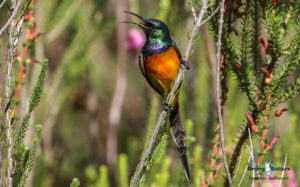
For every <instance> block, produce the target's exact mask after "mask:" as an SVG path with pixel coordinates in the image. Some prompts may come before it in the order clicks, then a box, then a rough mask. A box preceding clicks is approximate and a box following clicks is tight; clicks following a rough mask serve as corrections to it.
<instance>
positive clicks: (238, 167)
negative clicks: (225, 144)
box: [232, 147, 244, 183]
mask: <svg viewBox="0 0 300 187" xmlns="http://www.w3.org/2000/svg"><path fill="white" fill-rule="evenodd" d="M243 152H244V147H243V148H242V151H241V155H240V158H239V163H238V166H237V169H236V172H235V175H234V176H233V178H232V183H233V181H234V179H235V177H236V176H237V174H238V172H239V169H240V165H241V160H242V157H243Z"/></svg>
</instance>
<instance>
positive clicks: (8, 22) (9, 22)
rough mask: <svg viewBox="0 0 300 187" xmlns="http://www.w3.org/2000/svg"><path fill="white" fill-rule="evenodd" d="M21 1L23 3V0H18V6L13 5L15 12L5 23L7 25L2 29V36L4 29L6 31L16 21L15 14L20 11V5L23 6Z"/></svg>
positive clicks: (0, 31)
mask: <svg viewBox="0 0 300 187" xmlns="http://www.w3.org/2000/svg"><path fill="white" fill-rule="evenodd" d="M21 3H22V1H21V0H20V1H18V4H17V6H16V7H15V8H13V7H12V8H13V12H12V14H11V16H10V17H9V19H8V20H7V22H6V23H5V25H4V26H3V27H2V28H1V29H0V36H1V35H2V33H3V31H5V30H6V28H7V27H8V26H9V25H10V24H11V23H12V22H14V21H13V20H14V18H15V16H16V15H17V13H18V11H19V8H20V6H21Z"/></svg>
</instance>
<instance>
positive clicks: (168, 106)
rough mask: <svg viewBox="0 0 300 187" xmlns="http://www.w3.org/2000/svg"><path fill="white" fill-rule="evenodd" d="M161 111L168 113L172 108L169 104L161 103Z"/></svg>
mask: <svg viewBox="0 0 300 187" xmlns="http://www.w3.org/2000/svg"><path fill="white" fill-rule="evenodd" d="M163 110H164V111H166V112H167V113H169V112H170V111H172V110H173V107H172V106H171V105H170V104H169V103H167V102H163Z"/></svg>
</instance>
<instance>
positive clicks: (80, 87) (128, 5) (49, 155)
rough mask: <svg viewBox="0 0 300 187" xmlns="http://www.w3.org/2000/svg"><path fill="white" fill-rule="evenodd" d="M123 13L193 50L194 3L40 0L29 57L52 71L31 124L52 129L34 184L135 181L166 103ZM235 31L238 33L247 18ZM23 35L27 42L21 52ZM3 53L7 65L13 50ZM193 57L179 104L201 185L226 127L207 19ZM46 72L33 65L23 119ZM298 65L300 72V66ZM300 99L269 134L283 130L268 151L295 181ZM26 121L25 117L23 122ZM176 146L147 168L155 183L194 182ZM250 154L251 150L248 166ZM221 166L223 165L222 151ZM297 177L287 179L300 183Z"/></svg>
mask: <svg viewBox="0 0 300 187" xmlns="http://www.w3.org/2000/svg"><path fill="white" fill-rule="evenodd" d="M124 10H130V11H132V12H136V13H138V14H140V15H142V16H144V17H147V18H148V17H152V18H159V19H161V20H163V21H164V22H165V23H166V24H167V25H168V26H169V29H170V31H171V34H172V36H173V38H174V40H175V41H176V43H177V45H178V46H179V48H180V49H181V50H182V51H184V50H185V47H186V44H187V40H188V33H189V32H191V30H192V26H193V18H192V16H191V11H190V10H191V9H190V6H189V5H188V1H185V2H184V1H179V0H151V1H148V0H112V1H108V0H63V1H59V0H51V1H42V0H36V1H35V5H34V11H33V12H34V20H35V21H36V25H37V32H45V33H46V34H45V35H42V36H40V37H39V38H38V39H37V40H36V41H35V42H34V45H33V46H32V47H31V48H30V53H29V57H28V58H30V59H35V60H37V61H42V60H43V59H44V58H47V59H49V68H48V72H47V79H46V85H45V92H44V95H43V98H42V102H41V103H40V105H39V107H38V109H37V110H36V111H35V112H34V119H33V120H32V124H36V123H40V124H42V125H43V132H42V138H41V143H40V149H39V151H38V157H37V161H36V163H35V167H34V170H33V172H32V174H31V176H30V179H29V183H28V186H37V187H38V186H47V187H48V186H68V185H69V184H70V182H71V180H72V178H73V177H78V178H79V179H80V181H81V185H82V186H103V187H104V186H107V184H108V183H109V184H110V185H111V186H127V185H128V182H129V181H130V176H131V175H132V174H133V172H134V170H135V168H136V165H137V163H138V161H139V159H140V157H141V154H142V150H143V147H144V144H145V142H146V139H147V137H148V136H149V132H150V133H151V128H152V127H153V124H154V123H155V121H156V119H157V117H158V112H159V111H160V110H161V102H162V100H161V99H160V98H159V97H158V95H157V94H156V93H154V92H153V91H152V90H151V88H150V87H149V86H148V85H147V83H146V81H145V80H144V78H143V76H142V75H141V73H140V71H139V69H138V64H137V54H138V51H139V49H140V48H141V46H142V44H143V41H144V39H145V38H144V36H143V34H142V33H141V32H140V31H139V30H138V29H137V28H136V27H135V26H134V25H126V24H121V23H120V22H122V21H126V20H136V19H134V17H131V16H128V15H126V14H124V13H123V12H122V11H124ZM6 19H7V10H6V8H4V9H1V11H0V23H1V25H2V24H3V23H4V22H5V20H6ZM235 27H236V28H237V30H238V27H239V23H236V24H235ZM24 37H25V36H24V35H23V36H22V37H21V41H20V42H19V47H18V50H19V51H20V53H21V54H22V51H23V47H22V42H24ZM3 41H5V38H4V40H3ZM4 44H5V43H4V42H3V45H2V49H1V50H2V51H3V54H5V50H6V49H5V45H4ZM0 59H1V61H2V62H3V61H4V56H3V55H2V56H1V58H0ZM190 62H191V68H190V71H188V72H187V73H186V74H185V79H184V82H183V85H182V87H181V95H180V103H181V113H182V115H183V116H184V119H185V124H186V126H187V131H188V139H187V141H188V146H189V159H190V163H191V170H192V173H193V174H192V175H193V183H192V184H193V186H199V185H200V182H201V174H202V171H204V170H205V171H206V174H208V172H209V161H210V150H211V146H212V142H213V140H212V139H213V135H214V128H215V125H216V124H217V121H216V119H217V118H216V108H215V100H214V98H215V88H214V87H215V86H214V85H215V78H214V76H215V66H216V59H215V42H214V41H213V38H212V34H211V33H210V31H209V30H208V27H207V25H204V26H203V27H202V28H201V30H200V33H199V37H198V39H197V41H196V44H195V46H194V48H193V54H192V58H191V61H190ZM15 66H16V68H15V70H14V76H15V77H17V74H18V65H17V64H16V65H15ZM40 68H41V65H39V64H38V63H34V64H29V65H27V67H26V70H27V73H26V78H25V79H24V83H23V86H22V94H21V100H20V107H19V110H18V114H17V116H23V114H24V113H25V111H26V109H27V107H26V106H27V104H28V99H29V96H30V93H31V91H32V89H33V85H34V83H35V81H36V80H37V76H38V74H39V71H40ZM296 71H297V73H299V72H300V69H299V68H298V69H297V70H296ZM1 79H2V80H3V77H2V76H1ZM235 79H236V78H235V77H234V76H232V75H231V76H230V78H229V81H228V88H229V93H228V100H227V102H226V105H225V109H224V120H225V126H226V129H225V136H226V152H227V153H228V154H230V153H232V151H233V148H234V145H235V143H236V140H237V139H238V135H239V133H240V130H241V128H242V126H243V124H245V123H246V117H245V112H246V111H247V109H248V103H247V99H246V97H245V96H244V95H243V94H241V92H240V91H239V89H238V87H237V82H236V80H235ZM1 82H3V81H1ZM299 102H300V98H299V96H298V97H297V98H296V99H295V100H294V101H293V102H291V103H286V104H284V105H283V106H280V108H282V107H288V108H289V112H286V113H284V114H283V115H282V116H281V117H280V118H274V119H273V120H271V121H270V124H271V125H272V127H271V129H270V131H269V135H268V137H269V139H272V138H273V137H275V136H280V140H279V141H278V142H277V143H276V144H275V146H274V148H273V149H272V150H271V152H270V154H268V155H267V156H266V157H265V160H268V161H271V162H272V163H273V164H274V165H276V166H282V165H283V162H284V156H285V154H286V153H287V155H288V161H287V166H288V167H290V168H292V169H293V172H291V173H290V175H291V176H289V178H290V180H292V182H294V183H293V184H295V185H297V180H298V181H299V176H300V161H299V158H300V157H299V156H300V122H299V118H300V105H299ZM18 124H20V121H17V122H16V125H18ZM33 133H34V128H33V126H31V127H30V128H29V133H28V135H27V137H26V142H27V144H28V145H30V144H31V142H32V136H33ZM168 142H169V143H168V144H167V147H166V150H165V151H163V152H162V153H161V157H159V159H158V160H156V161H155V163H154V166H153V169H152V170H151V172H150V173H149V174H148V176H147V178H148V181H146V182H145V185H146V186H150V185H151V186H171V185H172V186H185V185H186V183H185V180H184V175H183V173H182V171H181V166H180V161H179V160H178V156H177V153H176V148H175V146H174V143H173V142H172V140H171V138H169V139H168ZM254 150H255V151H256V152H258V150H259V142H258V141H257V140H254ZM218 155H219V156H220V155H221V154H220V153H219V154H218ZM247 158H248V154H247V153H246V151H245V153H244V159H243V161H242V163H243V162H244V163H243V164H242V166H243V167H245V163H246V160H247ZM217 163H221V159H220V157H219V159H218V161H217ZM219 172H220V174H219V176H218V178H217V180H216V183H215V185H216V186H218V185H220V184H222V183H223V181H224V177H223V175H222V173H223V172H224V170H223V169H221V170H220V171H219ZM293 174H294V178H293V177H292V175H293ZM297 176H298V179H296V178H297ZM246 180H248V179H246ZM289 182H291V181H286V184H285V185H286V186H288V185H289V184H291V183H289ZM270 185H272V184H271V183H270Z"/></svg>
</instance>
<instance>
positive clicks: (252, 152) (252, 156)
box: [247, 128, 262, 186]
mask: <svg viewBox="0 0 300 187" xmlns="http://www.w3.org/2000/svg"><path fill="white" fill-rule="evenodd" d="M248 136H249V142H250V148H251V150H249V149H248V151H249V153H250V155H251V158H252V168H255V167H256V164H255V160H254V151H253V144H252V137H251V132H250V128H248ZM247 148H248V147H247ZM254 171H255V170H254V169H253V171H252V172H253V173H252V180H253V181H252V182H254V177H255V173H254ZM257 175H258V179H259V184H260V185H261V186H262V184H261V179H260V174H259V172H257ZM252 185H253V184H252Z"/></svg>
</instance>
